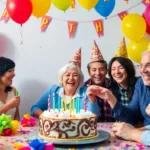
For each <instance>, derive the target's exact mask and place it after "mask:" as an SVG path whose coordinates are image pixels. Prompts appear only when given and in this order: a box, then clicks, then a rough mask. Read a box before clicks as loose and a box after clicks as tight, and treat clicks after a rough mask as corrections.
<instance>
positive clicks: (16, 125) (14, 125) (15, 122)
mask: <svg viewBox="0 0 150 150" xmlns="http://www.w3.org/2000/svg"><path fill="white" fill-rule="evenodd" d="M11 125H12V131H13V134H16V132H17V130H18V129H19V122H18V120H12V121H11Z"/></svg>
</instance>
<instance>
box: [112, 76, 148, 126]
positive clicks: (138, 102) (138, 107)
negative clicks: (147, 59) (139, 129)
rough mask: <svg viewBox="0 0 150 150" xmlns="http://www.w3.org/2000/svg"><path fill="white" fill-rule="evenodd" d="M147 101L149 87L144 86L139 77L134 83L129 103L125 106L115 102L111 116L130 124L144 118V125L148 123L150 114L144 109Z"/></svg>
mask: <svg viewBox="0 0 150 150" xmlns="http://www.w3.org/2000/svg"><path fill="white" fill-rule="evenodd" d="M149 103H150V87H148V86H145V85H144V83H143V80H142V78H140V79H139V80H138V81H137V83H136V85H135V89H134V94H133V96H132V100H131V102H130V103H129V105H128V106H127V107H126V106H123V105H121V104H120V103H119V102H117V103H116V105H115V107H114V108H113V116H114V118H116V119H117V120H119V121H123V122H127V123H131V124H136V123H138V122H139V121H140V120H144V125H150V116H149V115H148V114H147V113H146V111H145V110H146V107H147V106H148V104H149Z"/></svg>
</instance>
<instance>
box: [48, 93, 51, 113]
mask: <svg viewBox="0 0 150 150" xmlns="http://www.w3.org/2000/svg"><path fill="white" fill-rule="evenodd" d="M50 107H51V102H50V95H48V111H50Z"/></svg>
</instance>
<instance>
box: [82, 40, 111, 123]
mask: <svg viewBox="0 0 150 150" xmlns="http://www.w3.org/2000/svg"><path fill="white" fill-rule="evenodd" d="M93 44H94V45H93V49H92V54H91V59H90V62H89V64H88V65H87V69H88V73H89V76H90V79H88V80H87V81H86V82H85V85H86V86H91V85H98V86H102V87H105V88H110V80H109V79H108V78H106V74H107V62H106V61H105V60H104V58H103V56H102V54H101V52H100V50H99V48H98V46H97V44H96V41H95V40H94V43H93ZM97 103H98V105H99V109H100V117H99V119H98V121H100V122H112V121H114V119H113V118H112V113H111V108H110V106H109V104H108V103H107V102H106V101H104V100H102V99H100V98H99V99H98V100H97Z"/></svg>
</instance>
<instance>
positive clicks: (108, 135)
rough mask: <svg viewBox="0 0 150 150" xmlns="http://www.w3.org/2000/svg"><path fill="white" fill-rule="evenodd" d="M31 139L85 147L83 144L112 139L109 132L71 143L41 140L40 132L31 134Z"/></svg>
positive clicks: (102, 132)
mask: <svg viewBox="0 0 150 150" xmlns="http://www.w3.org/2000/svg"><path fill="white" fill-rule="evenodd" d="M30 137H31V139H33V138H34V137H37V138H40V139H43V140H44V142H47V143H48V142H53V143H54V144H55V145H83V144H93V143H100V142H103V141H106V140H108V139H109V138H110V133H108V132H107V131H103V130H98V136H97V137H95V138H93V139H88V140H76V141H74V140H73V141H71V140H48V139H45V138H41V137H39V135H38V131H37V130H36V131H34V132H32V133H30Z"/></svg>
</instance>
